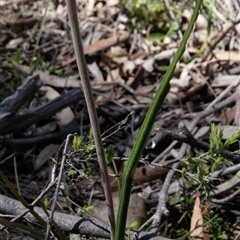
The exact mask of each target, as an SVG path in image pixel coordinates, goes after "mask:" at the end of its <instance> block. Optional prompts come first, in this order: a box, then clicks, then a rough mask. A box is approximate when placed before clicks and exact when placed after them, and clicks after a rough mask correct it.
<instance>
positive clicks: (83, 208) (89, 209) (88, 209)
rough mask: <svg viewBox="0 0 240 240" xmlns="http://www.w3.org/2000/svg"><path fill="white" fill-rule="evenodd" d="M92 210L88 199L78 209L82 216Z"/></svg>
mask: <svg viewBox="0 0 240 240" xmlns="http://www.w3.org/2000/svg"><path fill="white" fill-rule="evenodd" d="M92 210H93V205H92V203H91V202H90V201H88V202H87V204H85V205H84V206H83V207H82V208H81V210H80V215H81V216H84V215H85V214H87V213H89V212H91V211H92Z"/></svg>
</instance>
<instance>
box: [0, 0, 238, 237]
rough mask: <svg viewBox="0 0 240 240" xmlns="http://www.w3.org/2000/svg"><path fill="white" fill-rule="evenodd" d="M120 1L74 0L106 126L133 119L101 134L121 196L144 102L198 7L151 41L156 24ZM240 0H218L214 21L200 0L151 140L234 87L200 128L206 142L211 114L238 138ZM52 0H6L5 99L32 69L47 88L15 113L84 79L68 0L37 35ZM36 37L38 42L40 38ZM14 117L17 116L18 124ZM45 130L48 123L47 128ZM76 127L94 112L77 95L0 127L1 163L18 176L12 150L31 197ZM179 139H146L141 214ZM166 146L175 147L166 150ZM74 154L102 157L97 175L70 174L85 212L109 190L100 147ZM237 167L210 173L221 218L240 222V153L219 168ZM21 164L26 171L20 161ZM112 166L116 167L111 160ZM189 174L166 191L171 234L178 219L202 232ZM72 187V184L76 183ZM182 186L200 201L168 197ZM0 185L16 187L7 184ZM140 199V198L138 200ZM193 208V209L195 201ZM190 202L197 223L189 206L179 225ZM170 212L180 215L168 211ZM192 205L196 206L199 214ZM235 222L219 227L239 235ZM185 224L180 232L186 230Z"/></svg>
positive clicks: (54, 7) (1, 39) (138, 187)
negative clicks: (24, 121)
mask: <svg viewBox="0 0 240 240" xmlns="http://www.w3.org/2000/svg"><path fill="white" fill-rule="evenodd" d="M117 4H118V1H77V6H78V17H79V20H80V21H79V24H80V28H81V31H82V39H83V44H84V53H85V56H86V62H87V65H88V69H89V75H90V79H91V84H92V88H93V91H94V95H95V101H96V107H97V111H98V115H99V120H100V125H101V130H102V132H105V131H107V130H108V129H110V128H111V127H112V126H113V125H115V124H119V122H121V121H122V120H123V119H124V118H125V117H126V116H127V115H128V114H129V113H130V112H132V111H134V114H132V115H131V117H130V120H129V123H128V124H127V125H126V126H125V127H124V128H121V129H120V130H118V131H117V132H115V133H114V134H112V135H111V136H110V137H109V138H107V139H106V140H105V142H104V143H105V144H106V147H107V148H109V149H110V148H111V149H113V150H114V157H113V159H114V162H115V164H116V167H117V170H118V174H116V173H115V172H113V175H112V176H109V178H110V181H111V187H112V191H113V197H115V198H116V196H117V194H116V193H115V192H116V191H117V190H118V184H117V181H118V180H117V178H116V176H115V175H119V177H120V178H121V175H122V173H123V171H124V162H125V161H126V159H127V158H128V157H129V152H130V151H131V147H132V145H133V142H134V139H135V137H136V135H137V133H138V130H139V127H140V126H141V123H142V121H143V119H144V116H145V114H146V110H147V108H148V107H149V104H150V103H151V99H152V98H153V96H154V94H155V92H156V89H157V86H158V85H159V84H160V83H161V79H162V77H163V75H164V74H165V72H166V69H167V67H168V66H169V64H170V63H171V60H172V57H173V56H174V54H175V52H176V50H177V47H178V44H179V41H180V38H181V35H182V34H183V33H184V30H185V28H186V24H187V23H188V21H189V18H190V16H191V9H190V8H189V7H186V9H185V10H184V11H183V12H182V14H181V16H180V18H179V24H178V29H175V31H174V32H173V33H172V34H170V35H165V37H164V38H163V39H160V38H159V39H158V38H157V39H154V40H150V39H151V37H152V35H151V34H152V32H151V29H143V30H140V29H138V28H137V27H136V28H134V29H132V28H131V19H130V18H129V17H128V16H127V15H126V14H125V13H124V12H123V11H121V10H120V9H119V8H118V7H117ZM238 4H239V2H238V1H237V0H236V1H231V3H230V1H224V0H217V1H216V4H215V5H214V10H213V13H212V14H213V16H212V19H211V23H209V22H208V17H209V15H208V14H209V12H208V11H209V9H208V7H207V6H205V7H203V9H202V11H201V13H200V15H199V18H198V20H197V22H196V25H195V29H194V31H193V33H192V35H191V37H190V39H189V42H188V44H187V46H186V50H185V52H184V54H183V57H182V60H181V62H180V63H179V64H178V65H177V68H176V70H175V73H174V76H173V78H172V80H171V89H170V91H169V94H168V95H167V98H166V100H165V102H164V105H163V107H162V109H161V111H160V112H159V115H158V117H157V119H156V123H155V125H154V128H153V130H152V133H151V136H150V139H149V144H150V146H151V141H152V139H154V136H156V134H157V129H159V128H165V129H167V130H169V131H172V132H175V133H176V132H177V131H178V124H179V122H180V121H183V122H184V123H185V125H186V126H187V127H188V126H189V124H190V123H191V122H192V121H193V120H194V119H195V118H196V117H197V116H198V115H199V114H200V113H201V112H204V110H205V109H206V108H207V107H208V106H209V105H210V104H211V103H213V101H214V99H218V98H219V96H220V97H221V96H222V97H221V98H219V100H218V102H216V104H217V103H219V102H220V103H221V101H223V100H225V101H227V99H228V98H230V97H231V96H232V95H234V94H235V95H236V98H235V99H234V100H231V101H229V103H227V104H225V105H224V107H222V108H220V109H216V111H214V112H213V114H211V115H209V116H207V117H204V118H200V119H199V121H198V123H197V124H196V128H195V131H194V132H193V136H194V137H195V138H196V139H198V140H203V141H205V142H208V139H209V131H210V125H211V123H213V122H214V123H215V124H217V125H218V128H219V129H223V141H224V140H226V139H227V138H229V137H231V136H232V133H233V132H236V131H238V130H239V128H240V127H239V126H240V125H239V124H240V123H239V119H240V118H239V113H240V108H239V102H240V101H239V99H240V98H239V96H238V95H239V94H238V95H237V92H239V89H240V87H239V82H240V77H239V74H240V67H239V66H240V64H239V63H240V45H239V41H238V39H239V35H240V19H239V14H237V12H238V11H239V9H237V6H239V5H238ZM46 6H47V1H43V0H42V1H34V2H29V1H24V0H23V1H2V2H1V10H0V14H1V18H0V27H1V36H0V43H1V47H0V53H1V65H0V66H1V73H0V76H1V82H0V84H1V94H0V97H1V101H3V100H4V99H5V98H6V97H7V96H8V95H10V94H12V93H13V92H14V91H15V90H16V89H17V87H18V86H19V85H20V84H21V83H22V81H23V80H24V78H25V77H26V76H29V75H31V74H34V75H35V74H38V75H39V76H40V79H41V84H42V85H43V87H41V88H40V91H39V92H36V94H35V97H34V99H29V101H28V102H27V103H25V104H24V105H23V106H22V107H21V109H19V110H18V112H16V113H14V114H15V117H16V116H20V115H21V114H23V113H25V112H27V113H28V112H31V111H33V110H34V109H35V108H37V107H38V106H41V105H42V104H45V102H47V101H50V99H57V97H59V96H62V95H63V94H64V93H66V92H68V91H69V90H71V89H75V88H79V87H80V79H79V76H78V74H77V66H76V61H75V55H74V50H73V45H72V41H71V32H70V27H69V24H68V19H67V11H66V6H65V2H64V1H61V0H59V1H50V4H49V8H48V11H47V13H46V21H45V24H44V26H43V28H42V33H41V36H40V37H39V32H40V28H41V21H42V19H43V16H44V11H45V8H46ZM168 11H169V14H170V15H171V14H172V13H171V11H170V10H169V9H168ZM175 17H176V16H175ZM38 37H39V43H38V44H36V43H37V42H38ZM10 86H11V87H10ZM50 89H52V90H53V91H55V92H57V96H52V97H49V96H47V95H46V92H48V90H49V91H50ZM225 89H229V91H227V92H226V91H224V90H225ZM34 103H35V104H34ZM0 109H1V108H0ZM1 111H2V110H1ZM26 116H27V115H26ZM16 119H17V118H16ZM66 121H67V122H66ZM73 122H74V123H75V124H74V123H73ZM14 123H15V122H14V119H13V122H12V123H11V124H14ZM50 123H51V124H50ZM53 123H54V124H53ZM76 123H77V124H76ZM68 124H71V126H70V125H68ZM62 125H64V129H65V130H64V131H61V128H62ZM75 126H77V127H75ZM40 129H45V130H44V132H42V131H40ZM72 131H73V132H78V133H80V134H81V135H82V136H85V137H86V136H87V133H88V132H89V119H88V114H87V111H86V105H85V102H84V100H81V101H79V100H78V99H77V100H73V102H72V103H71V105H70V106H68V107H64V108H61V109H59V111H57V112H56V113H55V114H53V115H52V116H51V117H47V118H46V119H43V120H41V121H36V122H34V123H33V124H30V125H27V126H24V128H19V129H18V130H17V132H16V131H11V128H10V130H9V132H8V133H7V134H5V133H4V134H1V135H2V136H1V139H2V142H1V165H2V166H4V167H1V169H3V171H4V173H5V174H7V176H8V177H9V179H10V180H11V182H12V184H13V185H15V181H14V177H13V174H12V172H11V168H12V166H13V160H12V159H13V155H12V154H13V153H14V156H15V157H16V159H17V163H18V165H19V173H18V174H19V183H20V189H21V194H22V196H24V197H25V198H26V199H28V201H32V200H34V195H33V192H32V190H31V189H29V187H28V185H29V183H37V185H38V188H39V190H40V191H41V189H42V188H43V187H44V186H45V185H46V183H47V182H48V181H49V171H50V169H51V160H50V159H51V158H52V157H53V158H54V157H56V153H57V152H56V146H59V147H60V144H61V143H62V141H63V140H64V138H65V137H66V135H67V134H68V133H70V132H72ZM60 132H61V134H60V135H59V133H60ZM196 132H197V133H196ZM46 136H48V137H46ZM59 136H60V137H59ZM49 137H51V138H49ZM23 139H24V140H28V141H27V145H25V144H24V141H23ZM49 139H50V140H49ZM172 141H173V139H165V140H164V141H163V142H161V141H160V142H159V143H158V142H156V143H155V144H156V145H154V147H152V148H146V150H145V151H144V155H143V158H144V159H145V161H142V162H141V163H139V166H138V168H137V170H136V173H135V176H134V185H133V191H134V192H135V193H137V194H138V197H141V199H144V206H145V204H146V206H147V208H145V207H143V205H142V207H141V206H140V207H139V209H146V210H139V211H143V212H141V214H140V215H144V216H145V215H147V214H148V217H150V216H151V215H152V214H154V210H155V207H156V201H157V197H156V194H157V193H158V192H159V190H160V189H161V186H162V184H163V181H164V179H165V177H166V174H167V173H168V171H169V169H171V166H172V162H174V161H175V160H176V155H177V152H178V151H179V148H180V144H177V145H175V146H174V147H171V148H169V146H171V143H172ZM16 143H17V144H16ZM51 146H54V150H53V151H51V150H48V151H46V148H47V149H48V148H50V147H51ZM168 148H169V150H168V151H166V150H167V149H168ZM230 150H231V151H232V153H234V152H235V154H238V155H239V142H238V143H235V144H233V145H232V146H231V148H230ZM237 150H238V152H237ZM190 151H192V154H202V150H201V149H195V148H192V149H190V148H189V149H188V153H190ZM48 152H49V153H48ZM53 152H55V154H54V153H53ZM70 152H71V151H70ZM163 153H164V154H163ZM40 156H44V158H45V159H44V160H43V163H39V161H40V160H39V159H40ZM70 156H71V154H70V155H69V163H68V164H69V165H67V166H66V171H67V169H71V167H70V166H72V165H73V162H74V164H75V165H76V166H75V168H76V167H79V166H81V168H82V169H85V170H86V169H87V168H86V163H85V162H84V161H83V160H89V161H90V162H91V163H92V165H93V166H95V169H94V172H93V173H92V176H91V177H90V178H87V177H86V176H85V178H84V179H82V180H77V179H75V178H74V177H69V176H68V179H67V181H68V187H69V189H72V192H71V193H70V196H71V199H72V200H73V201H77V202H76V205H74V204H73V207H75V211H78V210H79V209H78V207H77V206H81V207H83V206H85V204H86V202H87V201H88V200H89V199H91V201H93V202H94V200H96V201H102V200H103V193H102V188H101V184H100V182H99V181H100V178H99V172H98V170H97V164H96V159H95V155H94V154H93V156H92V158H91V159H90V158H89V156H87V155H86V154H84V153H78V156H75V155H74V157H72V158H74V160H73V159H71V158H70ZM159 156H161V158H160V161H159V160H157V162H158V163H159V164H160V163H161V164H164V165H166V166H167V167H166V166H165V167H158V166H155V165H152V164H151V162H156V161H155V160H156V159H157V158H158V159H159ZM88 158H89V159H88ZM123 159H124V160H123ZM239 159H240V157H239ZM36 160H37V162H36ZM6 161H8V164H6ZM143 162H144V163H143ZM3 163H5V164H3ZM26 166H28V167H26ZM36 166H38V167H36ZM233 166H235V168H232V169H233V170H232V171H231V172H230V173H228V174H226V175H223V176H221V175H219V176H218V178H217V179H215V180H213V181H212V182H211V185H212V186H211V187H212V188H211V198H212V199H213V200H214V201H215V202H214V201H213V202H210V205H211V209H213V210H214V211H216V212H217V214H219V212H221V211H225V212H224V214H223V215H222V216H224V217H226V216H227V217H228V216H229V215H231V214H233V215H234V219H235V221H233V222H231V224H233V226H235V225H236V224H235V223H237V221H239V210H238V209H237V205H238V204H239V196H238V195H234V193H235V192H237V191H238V190H237V189H238V188H237V187H236V186H235V185H236V182H234V183H231V184H230V183H229V182H230V181H228V180H229V179H231V178H233V179H235V178H234V176H237V172H238V170H239V161H237V162H232V163H231V166H229V165H228V164H222V166H221V167H222V170H223V171H224V170H225V169H228V168H229V167H233ZM182 167H183V166H181V168H182ZM23 168H24V170H25V171H22V170H21V169H23ZM181 168H180V169H181ZM33 169H34V172H33ZM46 169H47V170H46ZM110 169H113V166H112V165H111V166H110ZM109 171H110V170H109ZM176 172H177V171H176ZM189 172H190V173H192V174H194V170H192V169H189ZM183 180H184V179H183V177H181V175H180V176H179V177H178V178H176V179H173V180H172V184H171V185H170V188H169V190H168V192H169V195H168V197H167V198H168V199H167V201H168V202H169V209H170V216H168V219H164V220H163V222H162V223H161V226H160V230H161V232H162V233H164V236H165V237H170V238H176V237H180V236H179V235H178V234H179V233H178V232H176V231H174V228H173V226H174V227H179V229H181V231H182V229H185V230H187V229H189V234H190V236H191V234H196V235H199V233H197V232H194V231H195V230H194V231H191V230H192V229H193V228H194V226H195V225H196V221H198V218H199V217H200V215H201V211H200V210H199V209H198V208H199V205H201V204H202V205H204V204H205V199H204V197H202V196H198V195H196V197H194V196H195V193H196V192H195V191H196V189H198V186H196V184H193V185H192V186H187V184H186V183H184V184H183V182H184V181H183ZM192 181H194V178H193V179H192ZM180 182H182V187H181V188H180V187H179V186H180V185H178V184H177V183H180ZM223 183H226V184H227V185H228V187H225V188H226V189H227V190H228V191H227V192H226V191H225V189H222V192H221V191H220V193H219V192H218V194H217V195H216V194H214V189H219V187H221V186H222V184H223ZM237 183H238V182H237ZM229 185H230V186H229ZM176 186H178V187H176ZM224 186H225V185H224ZM194 188H195V189H194ZM73 189H75V190H74V191H73ZM220 189H221V188H220ZM194 190H195V191H194ZM184 191H186V193H185V194H187V195H188V196H189V197H193V199H194V198H196V201H200V203H199V202H198V203H195V206H194V205H193V204H192V205H191V204H189V207H185V209H182V207H179V206H180V202H179V201H177V202H176V204H175V205H171V204H170V202H171V201H173V199H174V197H175V196H176V195H177V194H179V199H181V200H184V201H186V199H184V198H183V195H182V192H184ZM1 192H2V193H3V194H6V195H8V196H9V195H10V196H12V195H11V193H10V192H9V190H7V188H5V187H3V186H2V184H1ZM80 195H81V196H80ZM227 195H233V197H232V198H230V199H226V196H227ZM49 197H51V193H49ZM211 198H210V201H211ZM62 199H64V197H62ZM77 199H80V200H77ZM221 199H222V201H221ZM136 201H138V200H136ZM139 202H141V201H140V200H139ZM60 205H61V208H62V209H64V208H65V209H68V205H67V204H66V201H65V200H64V201H63V202H61V203H60ZM191 207H192V209H190V208H191ZM191 210H193V215H192V224H191V226H192V227H190V222H191V221H190V220H191V219H190V217H189V216H188V217H187V216H185V215H184V216H185V218H186V219H187V221H186V222H185V223H184V224H183V221H179V222H178V223H179V226H175V225H174V224H173V223H174V220H177V218H179V219H181V216H183V215H182V214H183V213H184V211H189V213H190V211H191ZM99 211H100V210H99ZM171 211H172V212H173V213H174V212H175V213H177V214H175V215H171V214H172V213H171ZM176 211H177V212H176ZM194 214H198V215H197V217H196V216H195V215H194ZM198 216H199V217H198ZM231 216H232V215H231ZM140 218H141V216H140ZM219 218H221V217H219ZM141 219H142V220H138V221H140V222H141V224H143V223H144V221H146V219H144V220H143V218H141ZM179 219H178V220H179ZM103 221H106V219H103ZM131 221H134V220H131ZM171 221H172V222H171ZM194 221H195V222H194ZM201 221H202V220H201ZM207 223H208V222H207V220H206V219H204V220H203V223H202V222H201V224H203V226H204V229H205V227H207ZM129 224H130V223H129ZM231 224H230V222H229V224H226V225H225V226H222V229H223V230H222V231H223V232H224V233H225V235H227V236H229V238H223V239H234V237H236V234H237V233H236V232H237V230H236V229H232V228H231V227H230V226H231ZM234 224H235V225H234ZM191 232H192V233H191ZM185 233H186V232H181V233H180V235H181V234H182V235H183V234H185ZM211 234H213V233H212V232H209V231H208V232H207V233H204V235H208V237H209V238H210V239H211ZM234 234H235V235H234ZM182 235H181V236H182ZM205 237H206V236H205Z"/></svg>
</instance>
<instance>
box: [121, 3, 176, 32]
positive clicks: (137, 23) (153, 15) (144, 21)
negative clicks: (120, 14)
mask: <svg viewBox="0 0 240 240" xmlns="http://www.w3.org/2000/svg"><path fill="white" fill-rule="evenodd" d="M169 4H170V5H171V6H172V11H174V12H176V13H177V12H178V6H177V4H178V1H173V0H171V1H169ZM119 8H120V9H123V10H124V13H125V14H126V15H127V16H128V18H129V19H131V20H132V25H133V26H134V28H138V29H141V30H142V29H144V30H146V29H147V28H149V27H151V29H152V31H153V32H158V33H159V31H160V32H162V33H166V32H167V31H168V30H169V28H170V26H171V25H170V23H171V18H170V16H169V11H168V8H167V6H166V4H165V2H164V1H155V0H145V1H139V0H134V1H129V0H121V1H119Z"/></svg>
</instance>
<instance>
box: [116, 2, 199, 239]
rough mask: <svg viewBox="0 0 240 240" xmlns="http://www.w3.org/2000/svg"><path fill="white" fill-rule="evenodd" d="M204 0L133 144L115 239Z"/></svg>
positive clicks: (121, 236) (122, 228)
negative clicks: (137, 172)
mask: <svg viewBox="0 0 240 240" xmlns="http://www.w3.org/2000/svg"><path fill="white" fill-rule="evenodd" d="M201 4H202V0H197V1H196V6H195V8H194V11H193V15H192V18H191V20H190V22H189V25H188V28H187V30H186V32H185V33H184V36H183V39H182V41H181V43H180V46H179V48H178V50H177V52H176V54H175V56H174V58H173V61H172V63H171V65H170V66H169V68H168V70H167V72H166V75H165V76H164V78H163V81H162V82H161V84H160V86H159V88H158V90H157V93H156V95H155V97H154V99H153V101H152V103H151V106H150V108H149V110H148V112H147V115H146V117H145V119H144V122H143V125H142V127H141V129H140V132H139V134H138V136H137V139H136V142H135V144H134V146H133V149H132V152H131V155H130V158H129V160H128V163H127V166H126V168H125V171H124V175H123V181H122V188H121V193H120V203H119V210H118V215H117V225H116V235H115V240H123V239H124V235H125V227H126V218H127V212H128V204H129V198H130V194H131V186H132V179H133V174H134V171H135V169H136V167H137V164H138V161H139V159H140V157H141V154H142V151H143V149H144V147H145V144H146V141H147V139H148V136H149V134H150V131H151V129H152V126H153V124H154V121H155V119H156V117H157V114H158V111H159V109H160V107H161V106H162V103H163V101H164V99H165V97H166V95H167V93H168V91H169V88H170V85H169V81H170V79H171V77H172V75H173V73H174V70H175V68H176V65H177V63H178V61H179V60H180V58H181V56H182V54H183V53H184V51H185V46H186V44H187V41H188V38H189V36H190V34H191V31H192V29H193V26H194V23H195V21H196V19H197V17H198V12H199V9H200V7H201Z"/></svg>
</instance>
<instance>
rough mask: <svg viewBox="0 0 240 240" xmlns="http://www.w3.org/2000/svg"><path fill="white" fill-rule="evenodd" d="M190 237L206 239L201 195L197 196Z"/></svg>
mask: <svg viewBox="0 0 240 240" xmlns="http://www.w3.org/2000/svg"><path fill="white" fill-rule="evenodd" d="M189 236H190V237H196V238H197V239H204V232H203V216H202V210H201V202H200V197H199V193H197V194H196V199H195V204H194V208H193V214H192V218H191V227H190V235H189Z"/></svg>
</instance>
